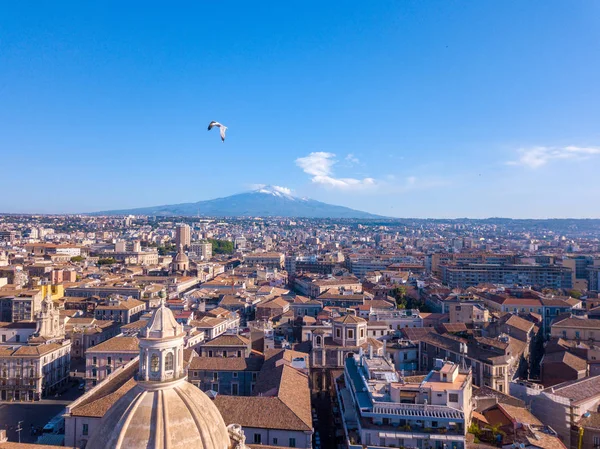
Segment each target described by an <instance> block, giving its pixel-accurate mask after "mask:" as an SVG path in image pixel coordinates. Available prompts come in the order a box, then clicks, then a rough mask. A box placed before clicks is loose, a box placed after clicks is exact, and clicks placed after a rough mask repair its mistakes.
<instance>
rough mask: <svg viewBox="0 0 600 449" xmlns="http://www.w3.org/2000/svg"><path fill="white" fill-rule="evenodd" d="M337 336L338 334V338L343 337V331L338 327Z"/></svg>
mask: <svg viewBox="0 0 600 449" xmlns="http://www.w3.org/2000/svg"><path fill="white" fill-rule="evenodd" d="M335 336H336V338H341V337H342V331H341V330H340V329H336V330H335Z"/></svg>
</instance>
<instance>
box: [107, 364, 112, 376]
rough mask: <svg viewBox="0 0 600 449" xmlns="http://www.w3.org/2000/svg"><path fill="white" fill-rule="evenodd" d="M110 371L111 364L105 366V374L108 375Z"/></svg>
mask: <svg viewBox="0 0 600 449" xmlns="http://www.w3.org/2000/svg"><path fill="white" fill-rule="evenodd" d="M110 373H112V366H110V365H108V366H107V367H106V374H107V375H108V374H110Z"/></svg>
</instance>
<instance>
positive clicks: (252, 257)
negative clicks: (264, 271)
mask: <svg viewBox="0 0 600 449" xmlns="http://www.w3.org/2000/svg"><path fill="white" fill-rule="evenodd" d="M244 263H245V264H246V265H248V266H250V267H256V266H261V267H265V268H278V269H282V268H283V267H284V265H285V255H284V254H283V253H252V254H244Z"/></svg>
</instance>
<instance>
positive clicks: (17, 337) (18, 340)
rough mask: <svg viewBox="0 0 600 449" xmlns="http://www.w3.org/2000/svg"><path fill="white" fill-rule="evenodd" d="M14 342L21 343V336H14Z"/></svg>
mask: <svg viewBox="0 0 600 449" xmlns="http://www.w3.org/2000/svg"><path fill="white" fill-rule="evenodd" d="M15 341H16V342H17V343H19V342H20V341H21V336H20V335H15Z"/></svg>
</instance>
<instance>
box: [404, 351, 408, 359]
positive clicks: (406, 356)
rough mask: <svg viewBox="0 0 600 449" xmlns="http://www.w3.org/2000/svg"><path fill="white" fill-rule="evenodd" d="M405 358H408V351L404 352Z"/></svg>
mask: <svg viewBox="0 0 600 449" xmlns="http://www.w3.org/2000/svg"><path fill="white" fill-rule="evenodd" d="M404 360H408V353H407V352H405V353H404Z"/></svg>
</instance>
